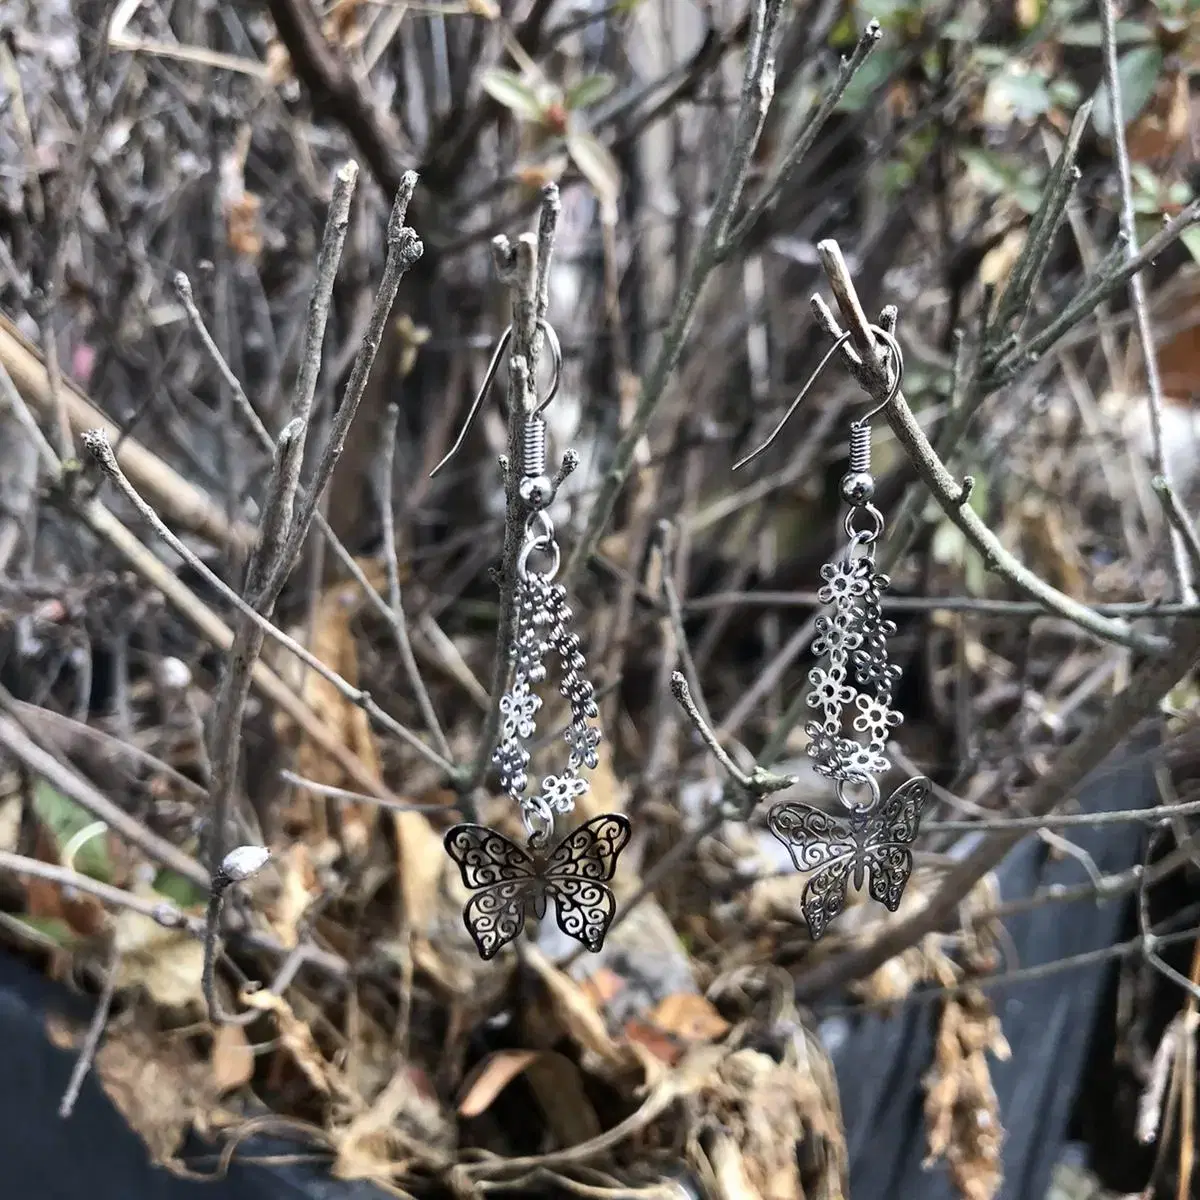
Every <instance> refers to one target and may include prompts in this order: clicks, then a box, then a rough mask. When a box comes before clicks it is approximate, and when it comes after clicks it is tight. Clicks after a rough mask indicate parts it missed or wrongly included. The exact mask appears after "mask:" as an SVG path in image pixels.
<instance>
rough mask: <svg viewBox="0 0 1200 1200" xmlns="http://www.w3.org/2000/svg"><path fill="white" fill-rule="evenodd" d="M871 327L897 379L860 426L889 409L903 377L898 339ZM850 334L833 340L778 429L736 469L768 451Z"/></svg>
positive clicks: (862, 420) (784, 415)
mask: <svg viewBox="0 0 1200 1200" xmlns="http://www.w3.org/2000/svg"><path fill="white" fill-rule="evenodd" d="M870 328H871V332H872V333H873V334H874V335H875V336H876V337H877V338H882V340H883V342H884V345H886V346H887V348H888V350H889V351H891V353H892V355H893V356H894V359H895V363H896V378H895V380H894V382H893V383H892V386H891V388H890V389H889V391H888V394H887V398H886V399H885V400H884V401H883V402H882V403H880V404H878V405H876V407H875V408H873V409H871V411H870V412H869V413H867V414H866V415H865V416H862V417H859V418H858V419H857V420H856V421H855V422H854V424H855V425H858V426H865V425H866V424H867V423H868V422H869V421H870V420H871V419H872V418H873V417H875V416H877V415H878V414H879V413H881V412H883V410H884V409H885V408H887V406H888V405H889V404H891V402H892V401H893V400H894V399H895V398H896V395H897V393H898V392H899V391H900V384H901V382H902V380H903V379H904V355H903V354H902V353H901V351H900V344H899V342H897V341H896V339H895V338H894V337H892V335H891V334H890V333H888V332H887V330H885V329H880V328H879V326H878V325H872V326H871V327H870ZM849 337H850V331H849V330H848V329H847V330H846V331H845V332H844V333H842V334H840V335H839V337H838V339H837V341H836V342H834V343H833V345H832V346H830V347H829V349H828V350H827V351H826V352H825V357H824V358H822V359H821V361H820V362H819V363H817V366H816V369H815V370H814V371H813V373H812V374H811V375H810V376H809V377H808V379H807V380H806V381H805V384H804V386H803V387H802V388H801V389H800V391H799V392H798V393H797V394H796V398H795V399H794V400H793V401H792V402H791V404H790V405H789V406H788V410H787V412H785V413H784V414H783V416H782V417H781V418H780V421H779V424H778V425H776V426H775V428H774V429H772V430H771V432H770V434H769V435H768V437H767V440H766V441H765V442H763V444H762V445H761V446H759V447H758V449H756V450H751V451H750V453H749V454H747V455H746V457H745V458H742V459H739V460H738V461H737V462H735V463H734V464H733V470H735V471H736V470H738V469H739V468H740V467H744V466H745V465H746V464H747V463H748V462H753V461H754V459H756V458H757V457H758V456H759V455H760V454H762V453H763V451H764V450H766V449H767V448H768V447H769V446H770V445H771V443H772V442H773V441H774V440H775V439H776V438H777V437H778V436H779V435H780V433H782V432H783V427H784V426H785V425H786V424H787V423H788V421H790V420H791V419H792V414H793V413H794V412H795V411H796V409H797V408H799V407H800V402H801V401H802V400H803V399H804V397H805V396H807V395H808V393H809V392H810V391H812V387H813V384H815V383H816V382H817V380H818V379H819V378H820V375H821V372H822V371H824V370H825V367H826V365H827V364H828V362H829V360H830V359H831V358H832V357H833V356H834V355H835V354H836V353H837V352H838V351H839V350H840V349H841V348H842V346H843V345H845V343H846V342H847V340H848V339H849Z"/></svg>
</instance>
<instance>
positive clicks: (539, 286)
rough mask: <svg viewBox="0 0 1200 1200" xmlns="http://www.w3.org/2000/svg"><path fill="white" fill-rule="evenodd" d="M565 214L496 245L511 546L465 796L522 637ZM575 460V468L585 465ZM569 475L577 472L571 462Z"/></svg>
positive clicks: (463, 775) (491, 744)
mask: <svg viewBox="0 0 1200 1200" xmlns="http://www.w3.org/2000/svg"><path fill="white" fill-rule="evenodd" d="M560 211H561V203H560V201H559V195H558V188H557V187H548V188H546V189H545V190H544V191H543V193H542V215H541V218H540V219H539V222H538V233H537V235H536V236H534V235H533V234H524V235H522V236H521V237H520V238H518V239H517V244H516V246H515V248H514V247H513V246H512V245H510V243H509V241H508V239H507V238H506V237H503V236H501V237H497V238H495V239H494V240H493V242H492V255H493V259H494V261H495V264H496V272H497V274H498V275H499V276H500V278H501V279H502V280H504V281H505V282H506V283H507V284H508V287H509V291H510V294H511V296H512V340H511V342H510V343H509V360H508V362H509V367H508V456H507V465H506V469H505V476H504V543H503V548H502V550H501V559H500V567H499V569H498V571H497V576H498V580H499V584H500V620H499V626H498V628H497V631H496V650H495V656H494V658H493V660H492V681H491V683H492V686H491V697H490V702H489V706H488V711H487V716H486V718H485V719H484V724H483V729H482V730H481V731H480V735H479V745H478V748H477V750H476V753H475V761H474V762H473V764H472V765H471V768H470V770H469V771H463V772H460V777H459V780H458V791H459V794H460V795H462V796H465V795H467V794H468V793H469V792H473V791H474V790H475V788H477V787H478V786H479V784H480V783H482V782H483V778H484V776H485V775H486V774H487V769H488V764H489V763H490V762H491V758H492V751H493V750H494V749H495V745H496V738H497V736H498V734H499V730H500V701H501V700H502V699H503V697H504V692H505V689H506V687H507V685H508V678H509V671H510V669H511V662H510V659H509V649H510V648H511V646H512V642H513V638H514V636H515V634H516V619H517V611H516V607H517V606H516V588H517V560H518V558H519V556H520V553H521V543H522V540H523V538H524V529H525V518H526V515H527V513H528V509H527V508H526V505H525V501H524V500H523V499H522V498H521V492H520V478H521V456H522V442H523V439H524V436H525V424H526V421H527V420H528V417H529V415H530V413H532V411H533V409H534V408H535V407H536V405H537V375H536V370H537V355H538V344H539V342H540V340H541V337H542V334H541V322H542V321H543V320H544V319H545V312H546V303H547V300H548V292H547V287H548V277H549V276H548V272H549V256H550V253H551V250H552V248H553V242H554V233H555V230H556V228H557V226H558V215H559V212H560ZM577 461H578V459H577V458H573V460H572V464H573V463H574V462H577ZM562 469H563V470H565V471H567V472H569V471H570V470H571V469H572V465H568V462H567V459H566V457H565V456H564V459H563V466H562Z"/></svg>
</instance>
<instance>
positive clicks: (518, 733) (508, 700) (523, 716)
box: [500, 678, 542, 738]
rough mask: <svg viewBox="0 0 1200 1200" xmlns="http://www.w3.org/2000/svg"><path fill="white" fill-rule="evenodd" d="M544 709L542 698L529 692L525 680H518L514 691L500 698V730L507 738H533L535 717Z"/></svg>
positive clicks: (513, 687) (513, 686) (514, 685)
mask: <svg viewBox="0 0 1200 1200" xmlns="http://www.w3.org/2000/svg"><path fill="white" fill-rule="evenodd" d="M541 707H542V698H541V696H539V695H538V694H537V693H536V692H531V691H530V690H529V684H528V682H527V681H526V680H525V679H521V678H518V679H517V680H516V681H515V682H514V683H513V685H512V689H511V690H510V691H508V692H506V693H505V694H504V695H503V696H501V697H500V715H501V723H500V728H501V731H502V732H503V734H504V736H505V737H508V738H511V737H521V738H529V737H532V736H533V731H534V728H535V726H534V717H535V716H536V715H537V711H538V709H539V708H541Z"/></svg>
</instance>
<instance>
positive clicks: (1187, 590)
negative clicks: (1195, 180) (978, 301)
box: [1100, 0, 1196, 603]
mask: <svg viewBox="0 0 1200 1200" xmlns="http://www.w3.org/2000/svg"><path fill="white" fill-rule="evenodd" d="M1100 30H1101V48H1102V50H1103V53H1104V83H1105V88H1106V90H1107V92H1108V108H1109V115H1110V122H1111V125H1112V143H1113V153H1114V155H1115V156H1116V160H1117V180H1118V182H1119V184H1120V191H1121V232H1122V234H1124V250H1125V256H1126V257H1127V258H1135V257H1136V256H1137V251H1138V235H1137V210H1136V209H1135V208H1134V203H1133V174H1132V171H1131V168H1130V165H1129V149H1128V147H1127V146H1126V144H1125V116H1124V110H1123V107H1122V103H1121V74H1120V71H1119V70H1118V68H1117V17H1116V13H1115V12H1114V11H1113V2H1112V0H1100ZM1129 303H1130V305H1131V306H1132V308H1133V316H1134V323H1135V326H1136V328H1137V336H1138V342H1139V343H1140V344H1141V348H1142V363H1143V366H1144V368H1145V371H1146V395H1147V402H1148V404H1149V408H1150V447H1151V448H1150V467H1151V470H1152V471H1153V473H1154V475H1155V476H1156V477H1158V478H1161V479H1164V480H1166V482H1167V486H1168V487H1170V484H1171V476H1170V473H1169V468H1168V465H1167V460H1166V453H1165V450H1164V444H1163V390H1162V377H1161V376H1160V374H1159V371H1158V351H1157V350H1156V348H1155V345H1154V330H1153V329H1152V328H1151V325H1150V310H1149V308H1148V307H1147V305H1146V285H1145V282H1144V281H1143V279H1142V276H1141V274H1140V273H1139V274H1137V275H1133V276H1131V278H1130V280H1129ZM1185 520H1186V517H1185ZM1188 524H1190V522H1188ZM1167 535H1168V538H1169V540H1170V544H1171V559H1172V565H1173V566H1174V568H1175V586H1176V589H1177V591H1178V594H1179V599H1180V600H1182V601H1184V603H1188V602H1189V601H1194V600H1195V599H1196V593H1195V590H1194V587H1193V580H1194V575H1195V568H1194V567H1193V568H1192V569H1191V570H1189V564H1188V557H1187V546H1186V544H1185V540H1184V537H1183V535H1182V534H1181V533H1180V532H1179V530H1178V529H1177V527H1176V526H1175V525H1173V524H1172V525H1169V526H1168V529H1167ZM1191 543H1192V544H1193V545H1194V544H1196V533H1195V530H1192V534H1191Z"/></svg>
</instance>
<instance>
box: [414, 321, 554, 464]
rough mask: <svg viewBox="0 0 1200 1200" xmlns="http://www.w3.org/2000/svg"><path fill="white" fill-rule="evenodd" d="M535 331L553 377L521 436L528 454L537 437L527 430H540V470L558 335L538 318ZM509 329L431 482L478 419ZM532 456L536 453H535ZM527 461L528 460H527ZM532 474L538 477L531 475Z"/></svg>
mask: <svg viewBox="0 0 1200 1200" xmlns="http://www.w3.org/2000/svg"><path fill="white" fill-rule="evenodd" d="M537 324H538V328H539V329H540V330H541V331H542V333H543V335H544V336H545V338H546V344H547V345H548V346H549V347H550V365H551V368H552V371H553V373H552V374H551V376H550V387H549V388H548V389H547V391H546V396H545V399H543V400H542V402H541V403H540V404H539V405H538V406H537V408H535V409H534V410H533V412H532V413H530V414H529V417H528V420H527V422H526V433H525V448H526V453H528V451H529V448H530V445H531V441H533V442H536V438H537V436H538V435H537V433H536V432H535V433H534V434H533V435H532V438H531V434H530V429H529V427H530V426H540V427H541V432H540V437H541V447H542V451H541V453H542V461H543V466H542V468H541V470H544V469H545V467H544V463H545V444H546V434H545V422H544V421H543V420H542V413H544V412H545V411H546V409H547V408H548V407H549V406H550V402H551V401H552V400H553V399H554V397H555V396H557V395H558V385H559V381H560V380H561V378H562V346H561V345H560V344H559V340H558V334H557V333H555V332H554V326H553V325H551V324H550V322H549V321H547V320H545V319H543V318H541V317H539V318H538V323H537ZM512 332H513V327H512V326H511V325H509V327H508V328H507V329H506V330H505V331H504V332H503V333H502V334H501V335H500V340H499V341H498V342H497V343H496V349H495V350H494V351H493V352H492V358H491V361H490V362H489V363H488V366H487V371H486V372H485V373H484V376H483V383H482V384H480V386H479V391H478V392H476V393H475V399H474V400H472V401H471V407H470V409H469V410H468V412H467V417H466V420H465V421H463V424H462V428H461V429H460V430H459V431H458V437H457V438H455V439H454V445H453V446H451V447H450V449H449V450H448V451H447V452H446V456H445V457H444V458H443V459H442V461H441V462H440V463H438V465H437V466H436V467H434V468H433V470H432V471H430V472H429V478H430V479H432V478H433V477H434V476H435V475H436V474H437V473H438V472H439V471H440V470H441V469H442V468H443V467H444V466H445V465H446V464H447V463H448V462H449V461H450V460H451V459H452V458H453V457H454V456H455V455H456V454H457V453H458V452H459V450H460V449H461V448H462V444H463V442H464V441H465V440H466V437H467V433H468V432H469V431H470V429H471V426H472V425H473V424H474V422H475V418H476V417H477V416H478V415H479V410H480V409H481V408H482V407H483V401H484V398H485V397H486V396H487V393H488V388H490V387H491V386H492V382H493V381H494V380H495V378H496V372H497V371H498V370H499V369H500V359H501V358H502V357H503V356H504V351H505V350H506V349H507V348H508V343H509V342H510V341H511V340H512ZM535 453H536V451H535ZM527 461H528V460H527ZM534 473H535V474H540V473H541V472H540V470H539V471H538V472H534Z"/></svg>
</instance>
